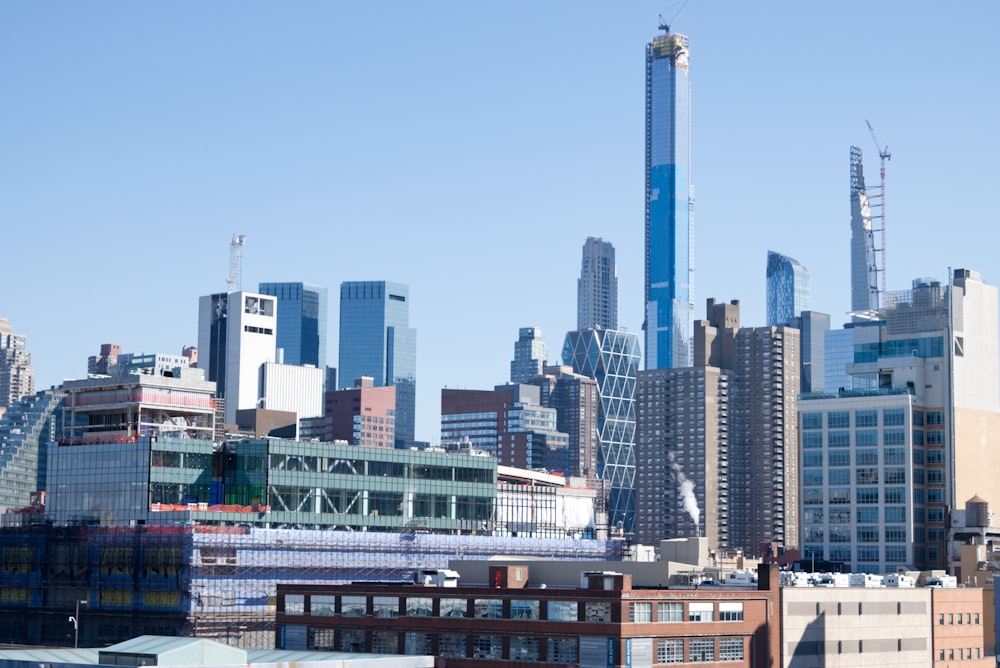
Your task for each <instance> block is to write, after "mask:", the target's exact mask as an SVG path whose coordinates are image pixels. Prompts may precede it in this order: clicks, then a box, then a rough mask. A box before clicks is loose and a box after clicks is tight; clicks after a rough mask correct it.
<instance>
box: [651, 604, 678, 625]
mask: <svg viewBox="0 0 1000 668" xmlns="http://www.w3.org/2000/svg"><path fill="white" fill-rule="evenodd" d="M656 621H658V622H683V621H684V604H683V603H659V604H657V606H656Z"/></svg>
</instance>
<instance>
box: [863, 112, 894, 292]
mask: <svg viewBox="0 0 1000 668" xmlns="http://www.w3.org/2000/svg"><path fill="white" fill-rule="evenodd" d="M865 124H866V125H867V126H868V131H869V132H870V133H871V135H872V141H873V142H875V150H876V151H878V157H879V160H880V163H881V164H880V169H879V176H880V178H881V183H880V185H879V192H878V195H871V196H869V201H870V200H871V199H877V200H878V203H877V205H876V206H877V207H878V214H877V215H873V216H872V218H878V220H879V229H878V230H877V232H878V235H879V244H878V247H877V248H876V249H875V251H876V253H879V254H880V255H881V265H882V266H881V267H879V268H878V270H879V273H881V274H882V290H881V293H882V294H881V297H882V299H883V300H884V299H885V295H886V278H885V266H886V260H885V256H886V243H885V238H886V234H885V232H886V225H885V163H886V161H887V160H891V159H892V153H890V152H889V146H888V145H885V146H882V145H880V144H879V143H878V138H877V137H876V136H875V128H873V127H872V124H871V122H869V120H868V119H867V118H866V119H865ZM883 305H884V304H883Z"/></svg>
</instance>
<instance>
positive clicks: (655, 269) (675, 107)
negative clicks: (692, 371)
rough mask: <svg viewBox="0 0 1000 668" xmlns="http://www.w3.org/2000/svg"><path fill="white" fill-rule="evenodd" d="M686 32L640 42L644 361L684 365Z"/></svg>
mask: <svg viewBox="0 0 1000 668" xmlns="http://www.w3.org/2000/svg"><path fill="white" fill-rule="evenodd" d="M688 52H689V44H688V38H687V37H685V36H684V35H680V34H677V33H671V32H669V30H668V31H667V33H666V34H665V35H660V36H658V37H655V38H653V40H652V41H651V42H650V43H649V44H647V45H646V281H645V304H646V320H645V324H644V328H645V332H646V346H645V354H646V364H645V368H646V369H672V368H678V367H686V366H690V364H691V362H690V360H691V328H692V319H693V316H694V304H693V302H692V299H693V294H692V293H693V290H692V282H693V269H694V261H693V257H692V256H693V246H694V234H693V225H694V194H693V190H692V186H691V90H690V84H689V82H688Z"/></svg>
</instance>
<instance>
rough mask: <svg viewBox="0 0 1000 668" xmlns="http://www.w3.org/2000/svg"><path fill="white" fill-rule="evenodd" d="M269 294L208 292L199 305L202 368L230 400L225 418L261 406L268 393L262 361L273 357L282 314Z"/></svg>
mask: <svg viewBox="0 0 1000 668" xmlns="http://www.w3.org/2000/svg"><path fill="white" fill-rule="evenodd" d="M276 301H277V299H276V298H275V297H272V296H270V295H259V294H254V293H252V292H230V293H225V292H220V293H217V294H214V295H205V296H204V297H202V298H201V299H200V301H199V307H198V351H199V362H198V368H201V369H204V370H205V380H210V381H213V382H215V384H216V396H217V397H219V398H221V399H224V400H225V407H226V412H225V421H226V423H227V424H235V423H236V411H238V410H241V409H248V408H257V402H258V399H260V398H261V397H262V396H263V388H262V386H261V366H262V365H263V364H264V363H265V362H274V354H275V349H276V348H275V330H276V329H277V317H276V315H275V302H276Z"/></svg>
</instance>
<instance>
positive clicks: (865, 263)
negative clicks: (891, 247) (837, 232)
mask: <svg viewBox="0 0 1000 668" xmlns="http://www.w3.org/2000/svg"><path fill="white" fill-rule="evenodd" d="M871 209H872V205H871V201H870V198H869V196H868V194H867V192H866V191H865V173H864V165H863V164H862V162H861V149H860V148H858V147H857V146H852V147H851V311H852V312H854V313H859V314H860V313H870V312H872V311H877V310H878V309H879V306H880V304H879V289H878V279H879V276H878V261H877V258H876V255H875V254H876V250H877V249H876V247H875V232H876V230H875V228H874V226H873V224H872V210H871Z"/></svg>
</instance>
